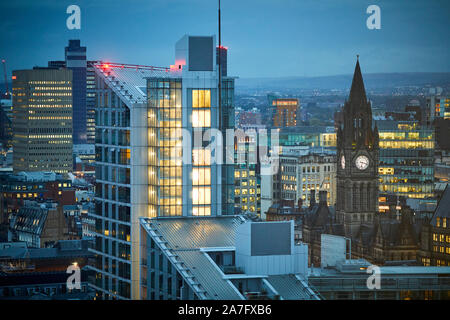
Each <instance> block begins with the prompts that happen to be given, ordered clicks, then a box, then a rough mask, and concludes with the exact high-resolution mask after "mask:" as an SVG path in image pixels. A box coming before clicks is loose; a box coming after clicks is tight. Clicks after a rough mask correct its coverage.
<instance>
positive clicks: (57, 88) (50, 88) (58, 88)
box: [31, 87, 72, 90]
mask: <svg viewBox="0 0 450 320" xmlns="http://www.w3.org/2000/svg"><path fill="white" fill-rule="evenodd" d="M31 89H34V90H72V87H33V88H31Z"/></svg>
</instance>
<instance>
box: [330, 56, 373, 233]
mask: <svg viewBox="0 0 450 320" xmlns="http://www.w3.org/2000/svg"><path fill="white" fill-rule="evenodd" d="M343 111H344V121H343V124H342V125H341V126H340V127H339V128H338V130H337V161H338V166H337V167H338V170H337V201H336V218H337V220H338V222H339V223H342V224H344V227H345V234H346V236H347V237H354V236H356V234H357V232H358V231H359V227H360V226H361V224H372V223H373V219H374V215H375V212H376V211H377V208H378V154H379V146H378V142H379V141H378V140H379V138H378V129H377V127H376V125H375V127H374V128H372V109H371V106H370V102H369V101H368V100H367V97H366V91H365V88H364V82H363V78H362V75H361V69H360V67H359V59H357V62H356V67H355V73H354V75H353V81H352V87H351V89H350V96H349V99H348V100H347V101H346V103H345V105H344V110H343Z"/></svg>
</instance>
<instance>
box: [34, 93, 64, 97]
mask: <svg viewBox="0 0 450 320" xmlns="http://www.w3.org/2000/svg"><path fill="white" fill-rule="evenodd" d="M31 95H32V96H35V97H45V96H60V97H61V96H72V92H59V93H55V92H33V93H32V94H31Z"/></svg>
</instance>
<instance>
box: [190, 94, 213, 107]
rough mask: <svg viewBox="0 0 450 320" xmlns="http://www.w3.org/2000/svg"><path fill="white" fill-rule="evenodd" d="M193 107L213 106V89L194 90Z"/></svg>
mask: <svg viewBox="0 0 450 320" xmlns="http://www.w3.org/2000/svg"><path fill="white" fill-rule="evenodd" d="M192 108H211V91H210V90H192Z"/></svg>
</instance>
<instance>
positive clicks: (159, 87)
mask: <svg viewBox="0 0 450 320" xmlns="http://www.w3.org/2000/svg"><path fill="white" fill-rule="evenodd" d="M147 97H148V166H149V169H148V183H149V187H148V199H149V200H148V205H149V207H148V212H149V216H150V217H170V216H181V215H182V188H183V187H182V174H183V166H182V138H183V137H182V130H181V123H182V113H181V105H182V101H181V79H171V80H168V79H158V78H156V79H149V80H148V83H147Z"/></svg>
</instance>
